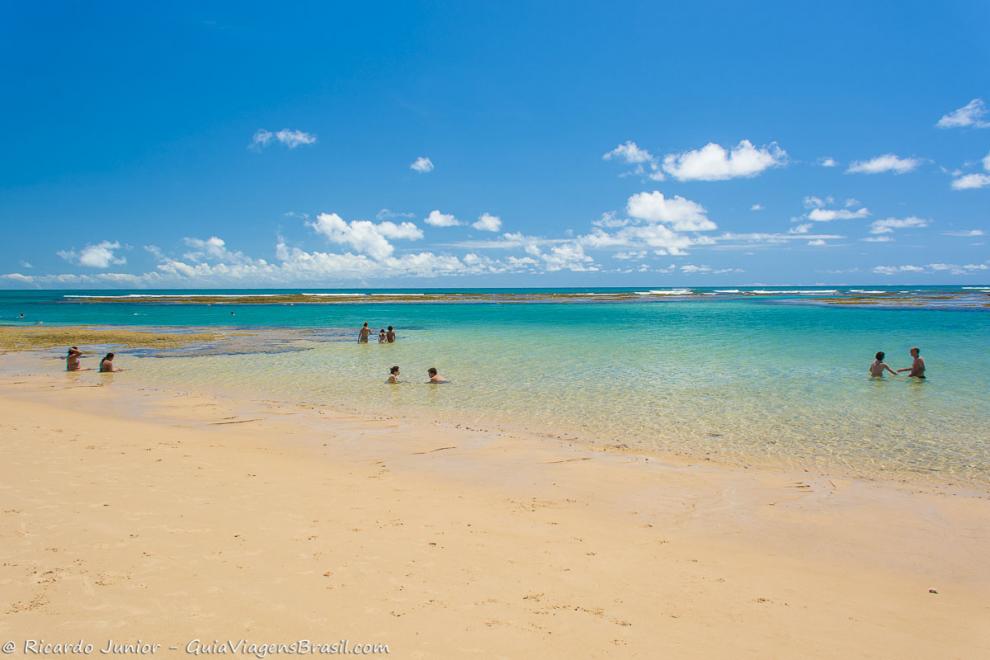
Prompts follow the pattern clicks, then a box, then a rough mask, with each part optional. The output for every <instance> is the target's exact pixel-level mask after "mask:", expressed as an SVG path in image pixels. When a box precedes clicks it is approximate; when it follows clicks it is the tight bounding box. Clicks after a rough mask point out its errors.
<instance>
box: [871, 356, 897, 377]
mask: <svg viewBox="0 0 990 660" xmlns="http://www.w3.org/2000/svg"><path fill="white" fill-rule="evenodd" d="M885 356H886V353H884V352H883V351H878V352H877V355H876V358H877V359H875V360H874V361H873V364H871V365H870V375H871V376H873V377H874V378H883V372H884V371H889V372H890V373H892V374H893V375H895V376H896V375H897V372H896V371H894V370H893V369H891V368H890V367H889V366H887V363H886V362H884V361H883V358H884V357H885Z"/></svg>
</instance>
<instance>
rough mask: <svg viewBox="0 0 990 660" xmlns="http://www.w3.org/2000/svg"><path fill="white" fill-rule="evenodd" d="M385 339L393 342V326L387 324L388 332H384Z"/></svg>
mask: <svg viewBox="0 0 990 660" xmlns="http://www.w3.org/2000/svg"><path fill="white" fill-rule="evenodd" d="M385 341H387V342H388V343H390V344H394V343H395V328H393V327H392V326H388V332H386V333H385Z"/></svg>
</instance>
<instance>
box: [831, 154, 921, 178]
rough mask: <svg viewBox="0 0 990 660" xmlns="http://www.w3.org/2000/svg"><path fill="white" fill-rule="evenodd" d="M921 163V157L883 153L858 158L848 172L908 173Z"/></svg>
mask: <svg viewBox="0 0 990 660" xmlns="http://www.w3.org/2000/svg"><path fill="white" fill-rule="evenodd" d="M919 165H921V159H920V158H901V157H900V156H897V155H896V154H883V155H882V156H877V157H875V158H871V159H869V160H858V161H856V162H854V163H853V164H852V165H850V166H849V169H847V170H846V173H847V174H883V173H885V172H892V173H894V174H906V173H908V172H911V171H913V170H916V169H917V168H918V166H919Z"/></svg>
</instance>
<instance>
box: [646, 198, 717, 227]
mask: <svg viewBox="0 0 990 660" xmlns="http://www.w3.org/2000/svg"><path fill="white" fill-rule="evenodd" d="M626 212H627V213H629V215H630V216H631V217H633V218H637V219H639V220H646V221H647V222H665V223H668V224H670V226H671V227H673V229H675V230H676V231H711V230H713V229H716V228H717V225H716V224H715V223H714V222H712V221H711V220H709V219H708V216H707V213H706V211H705V207H703V206H702V205H701V204H698V203H697V202H693V201H691V200H690V199H685V198H683V197H681V196H680V195H674V196H673V197H664V195H663V193H662V192H660V191H658V190H654V191H653V192H641V193H637V194H635V195H633V196H632V197H630V198H629V200H628V201H627V203H626Z"/></svg>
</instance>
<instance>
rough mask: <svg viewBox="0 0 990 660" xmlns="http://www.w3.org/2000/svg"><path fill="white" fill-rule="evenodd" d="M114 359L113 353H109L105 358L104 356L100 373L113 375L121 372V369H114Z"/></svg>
mask: <svg viewBox="0 0 990 660" xmlns="http://www.w3.org/2000/svg"><path fill="white" fill-rule="evenodd" d="M113 357H114V355H113V353H107V354H106V355H105V356H103V359H102V360H100V373H101V374H110V373H113V372H115V371H120V369H114V367H113Z"/></svg>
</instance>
